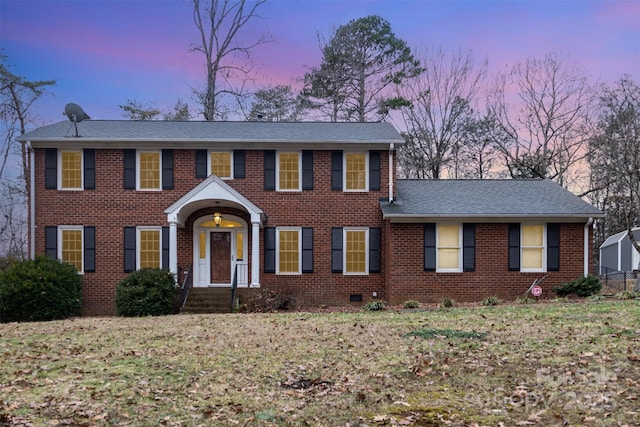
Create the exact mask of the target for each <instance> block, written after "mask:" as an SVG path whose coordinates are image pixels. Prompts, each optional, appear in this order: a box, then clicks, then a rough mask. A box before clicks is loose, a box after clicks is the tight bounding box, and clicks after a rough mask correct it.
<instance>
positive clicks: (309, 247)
mask: <svg viewBox="0 0 640 427" xmlns="http://www.w3.org/2000/svg"><path fill="white" fill-rule="evenodd" d="M302 272H303V273H313V228H311V227H302Z"/></svg>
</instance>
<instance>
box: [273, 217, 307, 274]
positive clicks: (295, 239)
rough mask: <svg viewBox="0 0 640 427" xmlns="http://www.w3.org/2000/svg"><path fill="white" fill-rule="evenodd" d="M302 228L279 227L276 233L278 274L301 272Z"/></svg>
mask: <svg viewBox="0 0 640 427" xmlns="http://www.w3.org/2000/svg"><path fill="white" fill-rule="evenodd" d="M301 231H302V229H301V228H299V227H279V228H278V229H277V233H276V247H277V248H278V250H277V252H276V256H277V261H276V265H277V266H278V269H277V271H276V273H278V274H300V272H301V268H302V257H301V252H302V239H301V237H300V234H301Z"/></svg>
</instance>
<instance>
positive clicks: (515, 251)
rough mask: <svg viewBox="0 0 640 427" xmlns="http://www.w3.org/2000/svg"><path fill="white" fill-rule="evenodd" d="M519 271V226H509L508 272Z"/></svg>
mask: <svg viewBox="0 0 640 427" xmlns="http://www.w3.org/2000/svg"><path fill="white" fill-rule="evenodd" d="M518 270H520V224H518V223H512V224H509V271H518Z"/></svg>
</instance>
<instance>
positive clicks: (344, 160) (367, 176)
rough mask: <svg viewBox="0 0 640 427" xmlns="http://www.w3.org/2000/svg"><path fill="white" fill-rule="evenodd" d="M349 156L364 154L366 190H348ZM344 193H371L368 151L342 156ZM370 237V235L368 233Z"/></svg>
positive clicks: (345, 153) (353, 152) (352, 152)
mask: <svg viewBox="0 0 640 427" xmlns="http://www.w3.org/2000/svg"><path fill="white" fill-rule="evenodd" d="M347 154H364V175H365V176H364V189H361V190H348V189H347ZM342 191H343V192H345V193H368V192H369V152H368V151H347V152H344V153H343V154H342ZM367 236H368V233H367Z"/></svg>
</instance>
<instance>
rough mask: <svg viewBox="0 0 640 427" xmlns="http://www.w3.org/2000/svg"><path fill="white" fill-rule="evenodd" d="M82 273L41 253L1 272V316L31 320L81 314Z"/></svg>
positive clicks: (10, 320) (13, 264) (5, 319)
mask: <svg viewBox="0 0 640 427" xmlns="http://www.w3.org/2000/svg"><path fill="white" fill-rule="evenodd" d="M81 287H82V276H81V275H79V274H78V272H77V271H76V269H75V268H74V267H73V266H71V265H69V264H66V263H63V262H61V261H59V260H55V259H52V258H48V257H44V256H40V257H37V258H36V259H33V260H26V261H17V262H13V263H12V264H10V265H9V266H7V267H6V269H5V270H3V271H2V272H0V320H1V321H2V322H30V321H43V320H56V319H66V318H68V317H71V316H76V315H78V314H80V299H81Z"/></svg>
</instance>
